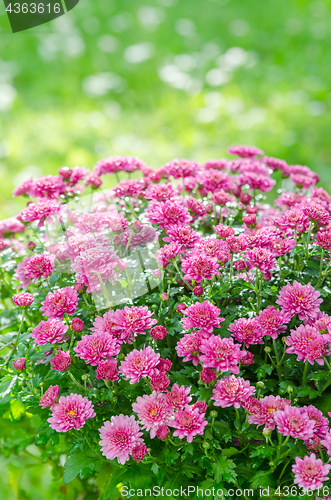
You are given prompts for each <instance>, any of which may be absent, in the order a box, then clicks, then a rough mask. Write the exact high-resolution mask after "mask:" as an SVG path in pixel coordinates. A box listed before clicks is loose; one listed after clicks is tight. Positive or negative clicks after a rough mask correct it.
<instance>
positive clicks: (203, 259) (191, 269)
mask: <svg viewBox="0 0 331 500" xmlns="http://www.w3.org/2000/svg"><path fill="white" fill-rule="evenodd" d="M218 267H219V266H218V264H217V259H216V258H215V257H209V256H208V255H206V254H201V253H200V254H194V255H192V256H191V257H188V258H187V259H184V260H183V262H182V269H183V272H184V273H185V276H184V279H186V280H190V281H193V280H195V281H196V282H197V283H200V282H201V281H202V280H203V279H207V280H211V279H212V278H213V276H218V275H220V274H221V273H220V272H219V270H218Z"/></svg>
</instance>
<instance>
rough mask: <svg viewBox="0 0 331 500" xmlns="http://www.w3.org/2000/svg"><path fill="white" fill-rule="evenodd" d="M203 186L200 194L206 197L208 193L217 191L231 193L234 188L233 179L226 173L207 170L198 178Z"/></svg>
mask: <svg viewBox="0 0 331 500" xmlns="http://www.w3.org/2000/svg"><path fill="white" fill-rule="evenodd" d="M198 179H199V183H200V184H201V186H202V187H201V188H200V194H201V196H204V195H205V194H206V193H208V191H210V192H211V193H214V192H215V191H220V190H221V189H223V190H224V191H230V190H231V189H232V187H233V182H232V178H231V177H229V175H228V174H227V173H226V172H220V171H219V170H205V171H204V172H202V173H201V175H199V177H198Z"/></svg>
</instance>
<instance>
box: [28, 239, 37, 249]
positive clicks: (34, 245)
mask: <svg viewBox="0 0 331 500" xmlns="http://www.w3.org/2000/svg"><path fill="white" fill-rule="evenodd" d="M34 248H36V244H35V243H34V242H33V241H29V243H28V249H29V250H33V249H34Z"/></svg>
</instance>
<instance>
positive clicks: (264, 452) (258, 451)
mask: <svg viewBox="0 0 331 500" xmlns="http://www.w3.org/2000/svg"><path fill="white" fill-rule="evenodd" d="M273 452H274V448H273V447H272V446H266V445H264V444H263V445H261V446H258V447H257V448H255V450H253V451H252V452H251V453H250V455H249V456H250V457H262V458H266V457H268V456H269V455H272V453H273Z"/></svg>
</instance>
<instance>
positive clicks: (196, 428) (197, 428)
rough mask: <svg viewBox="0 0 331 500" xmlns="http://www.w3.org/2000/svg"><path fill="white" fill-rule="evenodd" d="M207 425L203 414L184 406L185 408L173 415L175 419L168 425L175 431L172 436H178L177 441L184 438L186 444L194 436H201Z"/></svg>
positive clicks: (190, 441)
mask: <svg viewBox="0 0 331 500" xmlns="http://www.w3.org/2000/svg"><path fill="white" fill-rule="evenodd" d="M207 424H208V422H207V420H204V414H203V413H199V411H198V409H196V408H193V407H192V406H189V405H186V406H185V408H183V409H182V410H179V411H178V412H176V413H175V419H174V421H172V422H171V423H170V426H171V427H174V428H175V429H176V430H175V432H174V436H178V437H179V439H184V438H185V437H186V440H187V442H188V443H192V441H193V438H194V436H196V435H203V432H204V429H205V427H206V425H207Z"/></svg>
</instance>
